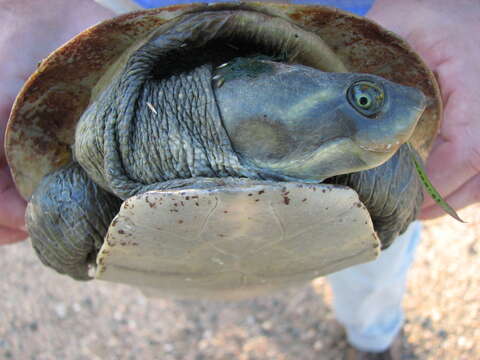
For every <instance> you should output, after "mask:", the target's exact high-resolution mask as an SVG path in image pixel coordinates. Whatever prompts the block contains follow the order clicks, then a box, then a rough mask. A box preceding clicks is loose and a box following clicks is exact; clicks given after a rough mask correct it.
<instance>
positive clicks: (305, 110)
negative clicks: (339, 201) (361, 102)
mask: <svg viewBox="0 0 480 360" xmlns="http://www.w3.org/2000/svg"><path fill="white" fill-rule="evenodd" d="M246 61H254V62H256V63H254V64H253V65H252V68H249V66H250V65H247V66H243V67H242V65H241V66H240V70H239V68H238V66H237V67H236V68H234V69H233V70H232V67H229V66H228V65H227V66H224V67H222V68H221V69H217V71H216V75H217V76H216V77H215V79H219V78H220V79H221V80H220V82H217V86H215V85H214V88H215V96H216V98H217V103H218V107H219V110H220V114H221V118H222V121H223V125H224V127H225V129H226V130H227V134H228V136H229V138H230V140H231V143H232V146H233V148H234V150H235V151H236V152H237V154H238V155H239V157H240V158H241V160H242V161H243V162H244V163H245V164H248V165H249V166H251V167H254V168H257V169H260V170H262V171H263V172H264V173H265V172H266V173H270V174H272V175H276V174H278V175H280V176H286V177H291V178H299V179H307V180H308V179H310V180H313V181H319V180H323V179H325V178H328V177H332V176H335V175H341V174H348V173H352V172H357V171H362V170H366V169H370V168H374V167H376V166H379V165H381V164H383V163H384V162H386V161H387V160H388V159H390V157H391V156H392V155H393V154H394V153H395V152H396V151H397V150H398V148H399V147H400V146H401V145H402V144H404V143H405V142H407V141H408V139H409V138H410V136H411V135H412V133H413V130H414V129H415V126H416V124H417V121H418V119H419V118H420V116H421V115H422V113H423V111H424V110H425V107H426V98H425V96H424V95H423V93H422V92H421V91H419V90H417V89H414V88H411V87H407V86H402V85H399V84H396V83H393V82H391V81H387V80H385V79H383V78H381V77H378V76H374V75H368V74H355V73H326V72H322V71H319V70H316V69H312V68H309V67H305V66H302V65H287V64H283V63H278V62H272V61H268V60H246ZM252 69H253V70H252ZM358 82H362V83H363V82H365V83H367V84H372V86H374V87H375V88H378V89H380V90H379V91H380V94H381V96H379V99H380V100H379V103H378V106H377V111H376V113H375V114H373V115H372V114H369V116H367V115H364V114H362V113H361V111H359V110H358V109H357V108H356V107H355V106H354V105H352V103H351V101H349V99H348V94H349V89H350V88H351V87H352V85H354V84H356V83H358ZM239 99H242V100H241V101H239ZM357 107H358V106H357ZM360 110H361V109H360Z"/></svg>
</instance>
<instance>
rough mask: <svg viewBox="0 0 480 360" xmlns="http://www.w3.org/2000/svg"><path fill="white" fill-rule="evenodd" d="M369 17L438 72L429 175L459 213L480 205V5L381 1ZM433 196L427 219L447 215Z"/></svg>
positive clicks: (426, 204)
mask: <svg viewBox="0 0 480 360" xmlns="http://www.w3.org/2000/svg"><path fill="white" fill-rule="evenodd" d="M367 16H368V17H369V18H371V19H372V20H374V21H376V22H378V23H379V24H381V25H382V26H384V27H386V28H387V29H389V30H391V31H393V32H395V33H397V34H399V35H400V36H401V37H403V38H404V39H405V40H406V41H407V42H408V43H409V44H410V45H411V46H412V47H413V48H414V49H415V50H416V51H417V52H418V53H419V54H420V55H421V56H422V58H423V59H424V60H425V62H426V63H427V65H428V66H429V67H430V68H431V69H432V70H433V72H434V73H435V75H436V77H437V79H438V81H439V84H440V88H441V91H442V98H443V103H444V117H443V122H442V124H441V128H440V133H439V135H438V137H437V139H436V141H435V143H434V146H433V148H432V151H431V153H430V156H429V158H428V161H427V172H428V175H429V177H430V180H431V181H432V183H433V184H434V185H435V187H436V188H437V190H438V191H439V192H440V194H441V195H442V196H443V197H444V199H445V200H446V201H447V202H448V203H449V204H450V205H451V206H452V207H453V208H455V209H457V210H459V209H461V208H463V207H466V206H468V205H470V204H473V203H475V202H478V201H479V200H480V118H479V116H480V115H479V114H480V3H479V2H477V1H471V0H455V1H453V0H424V1H418V0H403V1H397V0H377V1H376V2H375V4H374V6H373V7H372V9H371V10H370V12H369V13H368V14H367ZM443 214H444V212H443V210H442V209H441V208H440V207H439V206H437V205H436V204H435V202H434V201H433V200H432V199H431V198H430V197H429V196H426V197H425V202H424V204H423V207H422V212H421V214H420V218H421V219H431V218H435V217H438V216H441V215H443Z"/></svg>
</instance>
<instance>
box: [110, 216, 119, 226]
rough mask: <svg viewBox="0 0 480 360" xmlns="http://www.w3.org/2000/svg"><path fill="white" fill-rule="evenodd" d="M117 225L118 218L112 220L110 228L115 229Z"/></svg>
mask: <svg viewBox="0 0 480 360" xmlns="http://www.w3.org/2000/svg"><path fill="white" fill-rule="evenodd" d="M117 223H118V218H117V219H113V221H112V225H111V226H112V227H115V225H117Z"/></svg>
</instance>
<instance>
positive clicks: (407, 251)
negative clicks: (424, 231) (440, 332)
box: [328, 221, 421, 352]
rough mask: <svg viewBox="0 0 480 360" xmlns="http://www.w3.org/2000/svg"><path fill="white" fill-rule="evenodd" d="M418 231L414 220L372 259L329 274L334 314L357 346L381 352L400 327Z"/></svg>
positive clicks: (418, 236)
mask: <svg viewBox="0 0 480 360" xmlns="http://www.w3.org/2000/svg"><path fill="white" fill-rule="evenodd" d="M420 231H421V224H420V222H418V221H417V222H414V223H412V224H410V226H409V228H408V229H407V231H406V232H405V233H404V234H403V235H401V236H399V237H398V238H397V239H396V240H395V242H394V243H393V244H392V246H390V247H389V248H388V249H387V250H385V251H384V252H382V253H381V254H380V256H379V257H378V258H377V259H376V260H375V261H372V262H370V263H366V264H362V265H357V266H354V267H351V268H349V269H346V270H342V271H339V272H337V273H335V274H332V275H330V276H328V280H329V282H330V285H331V286H332V289H333V293H334V303H333V308H334V311H335V315H336V317H337V319H338V321H339V322H340V323H341V324H342V325H343V326H344V327H345V330H346V332H347V338H348V341H349V342H350V344H352V345H353V346H355V347H356V348H358V349H360V350H363V351H371V352H380V351H383V350H385V349H387V348H388V347H389V346H390V344H391V343H392V341H393V339H394V338H395V336H396V335H397V333H398V332H399V331H400V329H401V328H402V326H403V322H404V316H403V310H402V299H403V294H404V292H405V285H406V277H407V272H408V269H409V267H410V265H411V263H412V261H413V257H414V253H415V249H416V247H417V245H418V242H419V240H420Z"/></svg>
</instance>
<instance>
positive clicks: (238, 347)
mask: <svg viewBox="0 0 480 360" xmlns="http://www.w3.org/2000/svg"><path fill="white" fill-rule="evenodd" d="M460 216H461V217H462V218H463V219H465V220H467V221H468V222H469V223H468V224H460V223H458V222H456V221H455V220H453V219H451V218H447V217H442V218H440V219H438V220H434V221H429V222H426V223H425V227H424V232H423V240H422V243H421V245H420V247H419V249H418V251H417V257H416V261H415V264H414V266H413V267H412V269H411V272H410V275H409V285H408V292H407V295H406V298H405V301H404V305H405V310H406V317H407V322H406V325H405V337H404V339H403V347H404V357H403V359H435V360H439V359H456V360H463V359H468V360H471V359H480V242H479V239H480V205H475V206H471V207H469V208H467V209H465V210H464V211H462V212H460ZM0 266H1V274H2V275H1V277H0V359H22V360H23V359H39V360H40V359H67V360H69V359H72V360H73V359H75V360H77V359H78V360H80V359H162V360H169V359H176V360H177V359H181V360H204V359H205V360H206V359H208V360H210V359H214V360H216V359H240V360H253V359H275V360H287V359H295V360H310V359H327V360H328V359H332V360H333V359H335V360H337V359H341V357H342V354H343V352H344V350H345V348H346V342H345V340H344V337H343V332H342V329H341V327H340V326H339V325H338V324H337V323H336V321H335V319H334V316H333V314H332V312H331V308H330V304H331V300H332V296H331V292H330V289H329V288H328V285H327V284H326V282H325V281H324V280H323V279H317V280H315V281H314V282H313V283H312V285H311V286H306V287H304V288H299V289H291V290H288V291H284V292H281V293H277V294H275V295H274V296H269V297H261V298H256V299H253V300H249V301H243V302H237V303H222V302H205V301H174V300H169V299H148V298H146V297H144V296H143V295H142V293H141V292H140V291H139V290H136V289H134V288H131V287H127V286H122V285H116V284H110V283H106V282H100V281H91V282H87V283H82V282H75V281H73V280H70V279H69V278H67V277H65V276H61V275H58V274H56V273H55V272H54V271H52V270H50V269H47V268H46V267H44V266H43V265H41V263H40V261H39V260H37V258H36V256H35V254H34V252H33V249H32V248H31V246H30V244H29V243H28V242H24V243H21V244H16V245H9V246H3V247H1V248H0ZM352 306H354V304H352Z"/></svg>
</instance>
